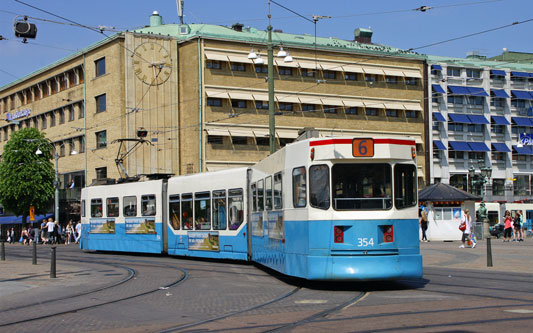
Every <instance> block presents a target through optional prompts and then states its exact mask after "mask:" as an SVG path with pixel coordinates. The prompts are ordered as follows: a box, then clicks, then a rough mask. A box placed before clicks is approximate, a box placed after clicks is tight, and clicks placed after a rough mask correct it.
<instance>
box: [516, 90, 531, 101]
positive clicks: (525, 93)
mask: <svg viewBox="0 0 533 333" xmlns="http://www.w3.org/2000/svg"><path fill="white" fill-rule="evenodd" d="M511 94H512V95H513V97H515V98H518V99H533V96H531V94H530V93H529V92H528V91H522V90H511Z"/></svg>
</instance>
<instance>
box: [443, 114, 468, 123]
mask: <svg viewBox="0 0 533 333" xmlns="http://www.w3.org/2000/svg"><path fill="white" fill-rule="evenodd" d="M448 117H450V120H451V121H453V122H454V123H463V124H470V118H468V116H467V115H466V114H458V113H448Z"/></svg>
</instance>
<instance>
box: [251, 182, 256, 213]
mask: <svg viewBox="0 0 533 333" xmlns="http://www.w3.org/2000/svg"><path fill="white" fill-rule="evenodd" d="M251 189H252V212H257V185H256V184H255V183H253V184H252V186H251Z"/></svg>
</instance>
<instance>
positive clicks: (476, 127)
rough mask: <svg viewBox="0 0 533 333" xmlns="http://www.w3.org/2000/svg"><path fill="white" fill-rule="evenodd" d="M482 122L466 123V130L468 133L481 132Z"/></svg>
mask: <svg viewBox="0 0 533 333" xmlns="http://www.w3.org/2000/svg"><path fill="white" fill-rule="evenodd" d="M483 130H484V126H483V124H468V132H470V133H483Z"/></svg>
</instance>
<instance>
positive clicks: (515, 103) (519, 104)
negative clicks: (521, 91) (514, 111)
mask: <svg viewBox="0 0 533 333" xmlns="http://www.w3.org/2000/svg"><path fill="white" fill-rule="evenodd" d="M511 106H512V107H515V108H525V107H526V101H525V100H523V99H512V100H511Z"/></svg>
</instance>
